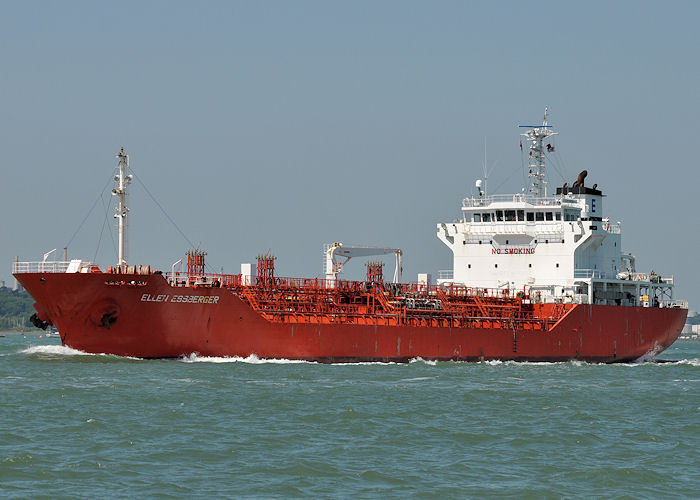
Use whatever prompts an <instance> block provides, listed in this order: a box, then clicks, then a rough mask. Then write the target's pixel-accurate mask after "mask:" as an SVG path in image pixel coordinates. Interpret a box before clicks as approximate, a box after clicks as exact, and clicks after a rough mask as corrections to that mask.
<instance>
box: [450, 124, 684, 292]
mask: <svg viewBox="0 0 700 500" xmlns="http://www.w3.org/2000/svg"><path fill="white" fill-rule="evenodd" d="M530 127H531V128H530V130H529V131H528V132H527V133H525V134H523V135H524V136H525V138H526V141H527V143H528V148H529V158H530V161H529V164H528V167H529V177H530V187H529V190H528V192H527V193H525V192H524V190H523V193H520V194H512V195H488V194H487V193H485V192H482V190H481V186H482V183H481V181H477V184H476V187H477V190H478V194H477V196H472V197H468V198H465V199H464V200H463V201H462V216H461V219H460V220H459V221H457V222H450V223H440V224H438V225H437V236H438V238H439V239H440V240H441V241H442V242H443V243H445V245H447V246H448V247H449V248H450V249H451V250H452V252H453V254H454V265H453V271H452V273H450V272H449V271H448V272H445V271H441V273H440V276H439V279H438V284H449V283H455V284H463V285H467V286H474V287H481V288H510V289H519V290H523V289H524V290H526V291H529V292H530V293H531V294H534V295H535V296H539V297H540V298H541V299H542V300H544V301H563V302H581V303H590V304H609V305H635V306H637V305H658V304H660V305H672V304H673V300H672V299H673V278H672V277H662V276H659V275H656V274H655V273H654V272H653V271H652V273H650V274H641V273H637V272H636V269H635V268H634V257H633V256H632V255H631V254H626V253H623V252H622V230H621V226H620V223H619V222H618V223H611V222H610V219H609V217H605V216H604V212H603V193H602V191H600V190H599V189H598V188H597V187H598V186H597V184H594V185H593V186H592V187H588V186H585V184H584V182H585V178H586V175H587V172H586V171H585V170H584V171H583V172H581V174H579V176H578V179H577V180H576V181H575V182H574V183H573V185H572V186H568V184H564V185H563V186H562V187H558V188H557V189H556V193H555V194H554V195H553V196H547V195H546V180H545V175H546V172H545V158H546V157H547V155H548V153H551V152H553V151H554V146H552V145H551V144H546V146H545V144H544V141H545V139H547V138H548V137H550V136H552V135H555V133H554V132H552V131H551V126H550V125H548V124H547V111H546V110H545V117H544V121H543V124H542V125H537V126H530Z"/></svg>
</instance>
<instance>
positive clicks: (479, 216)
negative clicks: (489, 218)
mask: <svg viewBox="0 0 700 500" xmlns="http://www.w3.org/2000/svg"><path fill="white" fill-rule="evenodd" d="M474 222H481V214H474Z"/></svg>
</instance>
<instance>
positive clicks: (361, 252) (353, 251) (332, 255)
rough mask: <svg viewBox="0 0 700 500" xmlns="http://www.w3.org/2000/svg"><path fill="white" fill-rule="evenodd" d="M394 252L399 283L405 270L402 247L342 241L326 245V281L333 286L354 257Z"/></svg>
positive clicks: (395, 277)
mask: <svg viewBox="0 0 700 500" xmlns="http://www.w3.org/2000/svg"><path fill="white" fill-rule="evenodd" d="M392 253H393V254H394V255H395V256H396V269H395V270H394V280H393V282H394V283H399V282H401V273H402V271H403V268H402V267H401V256H402V255H403V252H402V251H401V249H400V248H386V247H364V246H353V245H343V244H342V243H333V244H332V245H326V247H325V249H324V254H325V256H324V257H325V260H324V271H325V274H326V281H327V283H329V285H330V286H333V284H334V283H335V280H336V279H337V278H338V274H340V273H341V272H342V271H343V266H344V265H345V264H347V262H348V261H349V260H350V259H352V258H353V257H369V256H373V255H388V254H392ZM341 258H344V259H345V260H344V261H341V260H340V259H341Z"/></svg>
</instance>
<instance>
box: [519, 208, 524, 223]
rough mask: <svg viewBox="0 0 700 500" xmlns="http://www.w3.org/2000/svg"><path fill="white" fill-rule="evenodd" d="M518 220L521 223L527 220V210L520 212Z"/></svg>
mask: <svg viewBox="0 0 700 500" xmlns="http://www.w3.org/2000/svg"><path fill="white" fill-rule="evenodd" d="M518 220H519V221H521V222H522V221H524V220H525V210H518Z"/></svg>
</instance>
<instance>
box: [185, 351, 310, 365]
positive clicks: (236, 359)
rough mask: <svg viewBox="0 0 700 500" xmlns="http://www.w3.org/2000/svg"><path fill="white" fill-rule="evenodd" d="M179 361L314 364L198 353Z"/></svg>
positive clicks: (253, 356) (291, 360) (252, 356)
mask: <svg viewBox="0 0 700 500" xmlns="http://www.w3.org/2000/svg"><path fill="white" fill-rule="evenodd" d="M178 361H181V362H183V363H248V364H251V365H262V364H267V363H270V364H278V365H286V364H299V363H313V362H312V361H304V360H300V359H272V358H270V359H268V358H259V357H258V356H256V355H255V354H251V355H250V356H247V357H245V358H242V357H240V356H230V357H229V356H223V357H217V356H200V355H198V354H197V353H196V352H193V353H192V354H190V355H188V356H183V357H181V358H180V359H179V360H178Z"/></svg>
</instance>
